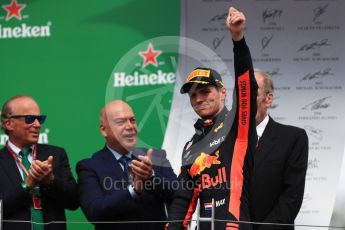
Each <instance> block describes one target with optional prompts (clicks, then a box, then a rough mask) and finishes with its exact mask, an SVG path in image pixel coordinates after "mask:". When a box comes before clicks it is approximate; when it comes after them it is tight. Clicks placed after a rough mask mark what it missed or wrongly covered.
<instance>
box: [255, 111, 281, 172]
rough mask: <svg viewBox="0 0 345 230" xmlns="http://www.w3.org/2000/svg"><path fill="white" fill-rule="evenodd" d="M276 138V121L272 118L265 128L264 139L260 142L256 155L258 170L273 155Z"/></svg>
mask: <svg viewBox="0 0 345 230" xmlns="http://www.w3.org/2000/svg"><path fill="white" fill-rule="evenodd" d="M275 137H276V133H275V121H274V120H273V119H272V118H271V117H270V120H269V121H268V124H267V126H266V128H265V131H264V132H263V134H262V137H261V138H260V140H259V144H258V147H257V149H256V153H255V159H254V161H255V164H254V165H255V168H258V167H259V166H260V164H261V163H262V162H263V161H264V160H265V159H266V158H267V157H269V155H270V154H272V153H271V149H272V148H273V146H274V144H275V142H274V139H275Z"/></svg>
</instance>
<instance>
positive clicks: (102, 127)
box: [99, 124, 107, 137]
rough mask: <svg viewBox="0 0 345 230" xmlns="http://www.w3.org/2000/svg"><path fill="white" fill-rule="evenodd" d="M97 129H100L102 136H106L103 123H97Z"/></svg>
mask: <svg viewBox="0 0 345 230" xmlns="http://www.w3.org/2000/svg"><path fill="white" fill-rule="evenodd" d="M99 130H100V131H101V134H102V136H103V137H107V131H106V127H105V126H104V125H103V124H100V125H99Z"/></svg>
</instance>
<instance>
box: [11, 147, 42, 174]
mask: <svg viewBox="0 0 345 230" xmlns="http://www.w3.org/2000/svg"><path fill="white" fill-rule="evenodd" d="M6 148H7V150H8V151H9V152H10V154H11V156H12V157H13V159H14V160H15V161H16V162H17V164H18V165H19V166H20V168H21V169H22V170H23V171H24V172H25V174H26V175H27V176H28V175H29V171H28V170H27V169H26V168H25V166H24V165H23V163H22V161H21V160H19V157H18V155H17V154H16V153H15V152H13V150H12V149H11V147H10V146H8V144H6ZM36 148H37V145H34V149H33V150H32V155H33V158H32V160H36Z"/></svg>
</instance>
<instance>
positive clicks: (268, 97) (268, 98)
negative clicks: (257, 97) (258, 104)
mask: <svg viewBox="0 0 345 230" xmlns="http://www.w3.org/2000/svg"><path fill="white" fill-rule="evenodd" d="M265 102H266V106H267V108H269V107H271V105H272V103H273V93H272V92H270V93H267V95H266V98H265Z"/></svg>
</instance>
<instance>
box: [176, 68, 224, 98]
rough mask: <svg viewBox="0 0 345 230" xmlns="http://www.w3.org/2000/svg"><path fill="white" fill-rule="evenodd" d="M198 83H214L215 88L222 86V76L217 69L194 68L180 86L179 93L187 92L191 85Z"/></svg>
mask: <svg viewBox="0 0 345 230" xmlns="http://www.w3.org/2000/svg"><path fill="white" fill-rule="evenodd" d="M198 84H202V85H214V86H216V87H217V88H222V87H223V86H224V84H223V82H222V77H221V76H220V74H219V73H217V71H215V70H214V69H211V68H201V67H198V68H195V69H194V70H193V71H192V72H191V73H190V74H189V75H188V77H187V79H186V82H185V83H184V84H183V86H182V87H181V90H180V93H188V92H189V90H190V89H191V88H192V86H193V87H196V86H197V85H198Z"/></svg>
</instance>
